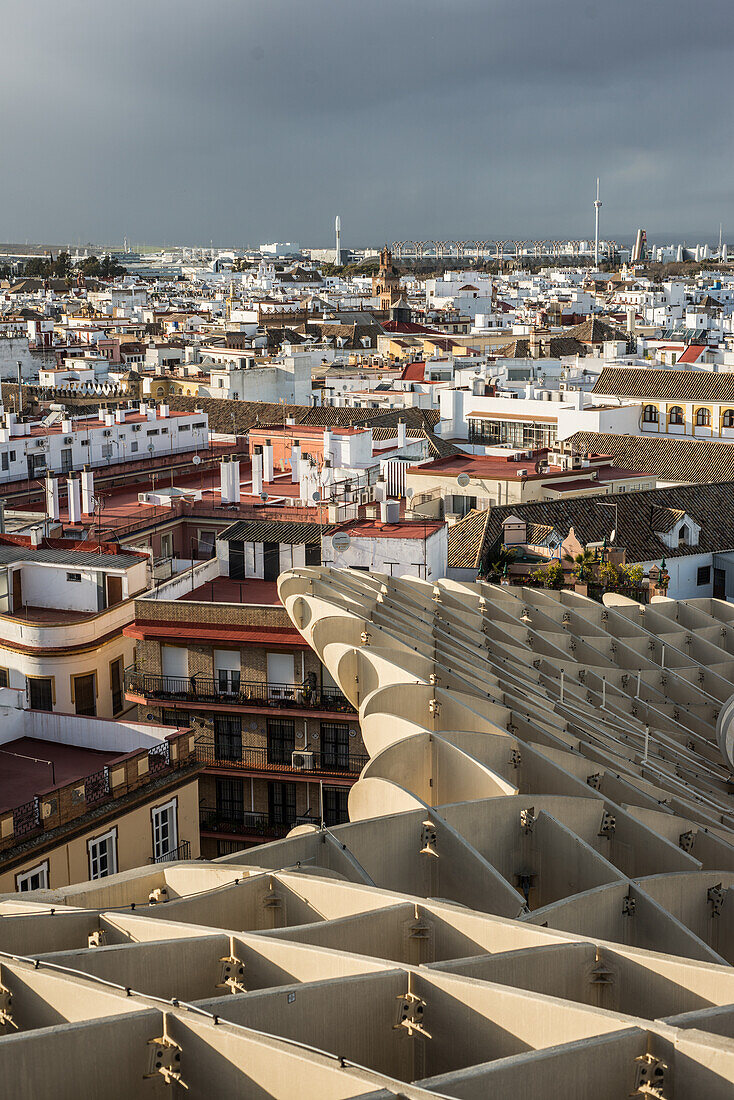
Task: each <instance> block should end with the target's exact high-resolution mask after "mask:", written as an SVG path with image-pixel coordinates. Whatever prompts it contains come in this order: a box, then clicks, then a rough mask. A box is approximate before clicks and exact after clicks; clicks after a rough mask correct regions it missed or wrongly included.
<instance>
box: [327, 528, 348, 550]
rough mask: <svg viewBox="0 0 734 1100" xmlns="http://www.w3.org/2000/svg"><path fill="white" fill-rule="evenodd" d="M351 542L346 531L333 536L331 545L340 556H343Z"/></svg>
mask: <svg viewBox="0 0 734 1100" xmlns="http://www.w3.org/2000/svg"><path fill="white" fill-rule="evenodd" d="M351 541H352V540H351V539H350V537H349V535H348V534H347V533H346V531H337V532H336V534H334V535H332V536H331V545H332V546H333V547H334V549H335V550H336V552H337V553H338V554H343V553H344V551H345V550H348V549H349V546H350V543H351Z"/></svg>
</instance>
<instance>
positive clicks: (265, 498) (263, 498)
mask: <svg viewBox="0 0 734 1100" xmlns="http://www.w3.org/2000/svg"><path fill="white" fill-rule="evenodd" d="M267 499H268V494H267V493H260V500H262V501H266V500H267Z"/></svg>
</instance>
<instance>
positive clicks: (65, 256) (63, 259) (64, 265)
mask: <svg viewBox="0 0 734 1100" xmlns="http://www.w3.org/2000/svg"><path fill="white" fill-rule="evenodd" d="M51 274H52V275H53V277H54V278H55V279H65V278H66V277H67V275H69V274H71V256H70V255H69V253H68V252H59V254H58V256H57V257H56V259H55V260H54V262H53V264H52V265H51Z"/></svg>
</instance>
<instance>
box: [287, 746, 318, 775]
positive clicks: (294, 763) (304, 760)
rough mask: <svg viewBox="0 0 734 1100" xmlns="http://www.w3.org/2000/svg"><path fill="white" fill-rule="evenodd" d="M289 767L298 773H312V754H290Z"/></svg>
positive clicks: (305, 752)
mask: <svg viewBox="0 0 734 1100" xmlns="http://www.w3.org/2000/svg"><path fill="white" fill-rule="evenodd" d="M291 767H292V768H295V769H296V771H299V772H311V771H313V753H312V752H308V751H300V752H292V753H291Z"/></svg>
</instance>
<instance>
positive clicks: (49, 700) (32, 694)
mask: <svg viewBox="0 0 734 1100" xmlns="http://www.w3.org/2000/svg"><path fill="white" fill-rule="evenodd" d="M28 693H29V700H30V704H31V710H53V709H54V690H53V679H52V678H51V677H50V676H48V677H40V676H31V677H29V678H28Z"/></svg>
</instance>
